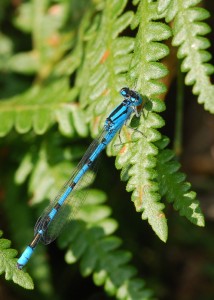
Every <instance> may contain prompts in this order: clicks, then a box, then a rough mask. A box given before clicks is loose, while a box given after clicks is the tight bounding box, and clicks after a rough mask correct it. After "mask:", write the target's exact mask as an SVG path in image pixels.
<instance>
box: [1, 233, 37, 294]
mask: <svg viewBox="0 0 214 300" xmlns="http://www.w3.org/2000/svg"><path fill="white" fill-rule="evenodd" d="M2 235H3V232H2V231H1V230H0V274H2V273H5V279H6V280H13V282H14V283H17V284H18V285H20V286H22V287H24V288H25V289H29V290H32V289H33V288H34V285H33V281H32V279H31V277H30V276H29V274H27V273H25V272H24V271H20V270H18V269H17V267H16V263H17V259H16V258H15V256H16V255H17V251H16V250H14V249H11V248H10V245H11V242H10V241H9V240H7V239H3V238H1V236H2Z"/></svg>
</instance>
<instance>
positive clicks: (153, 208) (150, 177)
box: [108, 1, 171, 241]
mask: <svg viewBox="0 0 214 300" xmlns="http://www.w3.org/2000/svg"><path fill="white" fill-rule="evenodd" d="M156 9H157V4H155V3H148V2H146V1H145V2H140V4H139V6H138V10H137V13H136V16H135V18H134V19H133V22H132V28H133V29H134V28H136V26H138V25H139V29H138V33H137V37H136V40H135V47H134V49H135V50H134V54H133V56H132V59H131V70H130V73H129V76H130V80H129V81H130V82H131V85H133V86H134V85H136V88H137V90H139V91H140V92H141V93H142V95H143V96H144V95H145V96H147V97H153V99H152V101H150V102H149V103H147V104H150V105H152V112H151V111H149V110H148V113H147V116H146V117H145V118H143V117H142V118H141V121H140V124H139V126H138V130H140V131H141V132H142V133H143V135H144V137H142V136H140V135H139V133H134V134H132V135H131V133H130V132H129V131H128V130H127V129H126V128H125V129H123V130H122V132H121V138H122V141H124V142H125V143H124V144H125V145H124V146H123V147H122V149H120V150H117V149H115V148H116V147H114V146H110V147H111V148H110V147H109V148H108V153H109V154H112V153H113V154H117V155H118V156H117V159H116V167H117V168H119V169H120V168H122V178H123V177H124V176H123V175H124V173H125V174H127V177H126V178H127V179H128V183H127V190H128V191H132V192H133V193H132V201H133V202H134V204H135V207H136V209H137V211H142V212H143V213H142V219H148V222H149V224H150V225H151V226H152V228H153V230H154V231H155V233H156V234H157V235H158V236H159V238H160V239H161V240H163V241H166V239H167V223H166V218H165V215H164V213H163V211H162V210H163V208H164V205H163V204H161V203H160V198H161V196H160V194H159V192H158V189H159V187H158V184H157V182H155V178H156V177H157V172H156V171H155V166H156V161H157V158H156V156H157V154H158V149H157V148H156V147H155V146H154V142H156V141H157V140H159V139H160V138H161V135H160V134H159V133H158V131H157V130H156V129H157V128H161V127H162V126H163V125H164V121H163V119H162V118H161V117H160V116H159V115H157V114H156V113H155V112H160V111H163V110H164V109H165V106H164V104H163V103H162V102H161V101H159V100H156V99H155V98H154V97H155V96H156V95H157V94H160V93H163V92H164V91H165V87H164V86H163V84H161V83H160V82H159V81H158V79H160V78H162V77H164V76H165V75H166V74H167V70H166V68H165V67H164V66H163V65H162V64H160V63H158V62H157V60H159V59H160V58H163V57H164V56H166V55H167V54H168V52H169V51H168V48H167V47H166V46H165V45H162V44H160V43H159V41H162V40H163V39H166V38H168V37H169V36H170V35H171V31H170V29H169V27H168V26H166V25H164V24H162V23H158V22H154V21H153V20H154V19H158V18H159V17H160V16H158V15H157V13H156ZM146 109H147V105H146V108H145V111H146ZM136 139H137V140H136ZM126 142H128V143H127V144H126ZM114 143H115V144H118V143H119V140H117V139H116V141H114Z"/></svg>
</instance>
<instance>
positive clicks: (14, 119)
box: [0, 79, 87, 136]
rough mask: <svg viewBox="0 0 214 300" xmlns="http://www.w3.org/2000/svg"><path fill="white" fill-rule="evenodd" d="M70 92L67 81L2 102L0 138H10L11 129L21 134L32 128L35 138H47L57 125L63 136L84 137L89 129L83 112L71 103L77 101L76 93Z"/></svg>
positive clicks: (59, 81)
mask: <svg viewBox="0 0 214 300" xmlns="http://www.w3.org/2000/svg"><path fill="white" fill-rule="evenodd" d="M68 88H69V86H68V80H64V79H62V80H58V81H57V82H56V83H53V84H52V85H49V86H48V87H47V88H38V87H34V88H32V89H30V90H29V91H28V92H26V93H25V94H23V95H19V96H16V97H13V98H12V99H9V100H5V101H1V103H0V118H1V123H0V136H4V135H6V134H8V132H9V131H10V130H11V128H12V126H14V127H15V129H16V130H17V131H18V132H19V133H26V132H28V131H29V130H30V129H31V128H33V129H34V131H35V133H36V134H44V132H45V131H46V130H47V129H48V128H49V127H50V126H51V125H53V123H54V122H56V121H57V122H58V124H59V129H60V131H61V132H62V133H63V134H65V135H71V134H73V132H74V131H77V132H78V133H79V134H80V135H82V136H85V135H86V134H87V127H86V125H85V123H84V122H83V116H82V112H80V110H79V109H78V106H77V105H75V104H72V103H69V102H70V101H72V100H74V98H75V97H76V90H75V89H73V90H69V89H68ZM59 95H60V97H59ZM71 120H73V122H71ZM80 124H81V126H79V125H80Z"/></svg>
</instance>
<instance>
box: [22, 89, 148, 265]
mask: <svg viewBox="0 0 214 300" xmlns="http://www.w3.org/2000/svg"><path fill="white" fill-rule="evenodd" d="M120 94H121V95H122V96H123V97H124V100H123V101H122V102H121V103H120V104H119V105H118V106H117V107H116V108H115V109H114V110H113V111H112V112H111V113H110V115H109V116H108V117H107V118H106V120H105V123H104V127H103V130H102V132H101V133H100V135H99V137H98V138H97V139H95V140H94V141H93V142H92V143H91V145H90V146H89V148H88V150H87V151H86V153H85V154H84V156H83V158H82V159H81V161H80V163H79V164H78V166H77V168H76V170H75V171H74V173H73V175H72V176H71V177H70V179H69V180H68V182H67V183H66V184H65V186H64V187H63V189H62V191H61V192H60V193H59V194H58V196H57V197H56V198H55V199H54V201H53V202H51V204H50V206H49V207H48V208H47V209H46V210H45V212H44V213H43V214H42V216H41V217H40V218H39V219H38V221H37V223H36V225H35V228H34V239H33V241H32V242H31V243H30V244H29V246H27V248H26V249H25V250H24V252H23V254H22V255H21V256H20V258H19V259H18V261H17V267H18V269H22V268H23V267H24V266H25V265H26V264H27V262H28V260H29V259H30V257H31V256H32V254H33V252H34V249H35V248H36V246H37V244H38V243H39V242H40V240H42V241H43V242H44V243H45V244H48V243H50V242H52V241H53V240H54V239H55V238H56V237H57V235H58V234H59V232H60V230H61V227H63V225H64V224H65V222H66V220H64V219H63V218H62V217H60V212H61V211H62V210H63V208H64V207H65V203H66V201H72V200H71V198H70V197H71V196H72V194H73V193H72V191H74V190H75V189H76V188H77V187H79V185H80V182H81V181H82V180H83V179H87V176H88V175H87V174H88V172H87V171H88V170H89V169H90V168H91V166H92V165H93V163H94V162H95V160H96V159H97V157H98V156H99V155H100V153H101V152H102V151H103V150H104V149H105V148H106V146H107V145H108V144H109V143H110V142H111V140H112V139H113V138H114V136H115V135H116V133H117V132H118V131H119V130H120V129H121V128H122V126H123V125H124V124H125V123H126V122H127V120H128V119H129V118H130V116H131V115H132V114H133V113H135V115H136V116H139V113H138V107H139V106H141V105H142V102H143V100H142V97H141V96H140V94H138V93H137V92H135V91H133V90H130V89H129V88H127V87H125V88H122V89H121V91H120ZM86 173H87V174H86ZM57 220H58V221H57ZM59 221H60V222H59ZM56 228H57V230H55V229H56ZM54 232H55V233H54Z"/></svg>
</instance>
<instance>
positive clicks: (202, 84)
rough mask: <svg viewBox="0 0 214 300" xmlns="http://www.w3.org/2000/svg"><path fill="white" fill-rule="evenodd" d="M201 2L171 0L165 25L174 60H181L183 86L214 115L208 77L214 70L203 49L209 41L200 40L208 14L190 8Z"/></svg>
mask: <svg viewBox="0 0 214 300" xmlns="http://www.w3.org/2000/svg"><path fill="white" fill-rule="evenodd" d="M200 2H201V0H188V1H179V0H172V1H171V3H170V6H169V7H168V11H167V18H166V19H167V22H170V21H172V19H174V22H173V35H174V37H173V41H172V44H173V45H174V46H177V47H179V48H178V53H177V55H178V58H181V59H183V62H182V64H181V70H182V71H183V72H187V75H186V77H185V83H186V84H187V85H193V93H194V94H195V95H199V98H198V102H199V103H201V104H204V107H205V109H206V110H209V111H210V112H212V113H213V112H214V87H213V85H212V84H211V83H210V79H209V76H210V75H211V74H213V72H214V67H213V66H212V65H211V64H209V63H208V61H209V60H210V58H211V55H210V53H209V52H208V51H207V50H206V49H207V48H208V47H210V42H209V40H208V39H207V38H205V37H204V35H205V34H207V33H209V32H210V30H211V29H210V27H209V26H208V25H207V24H206V23H204V20H205V19H207V18H208V17H209V12H208V11H207V10H205V9H204V8H201V7H194V6H196V5H197V4H199V3H200Z"/></svg>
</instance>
